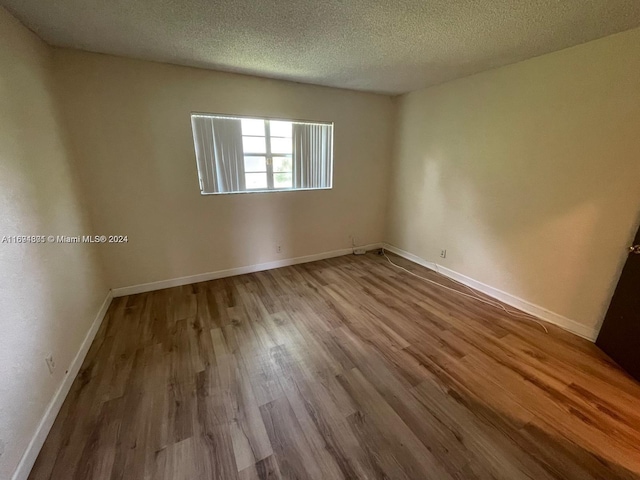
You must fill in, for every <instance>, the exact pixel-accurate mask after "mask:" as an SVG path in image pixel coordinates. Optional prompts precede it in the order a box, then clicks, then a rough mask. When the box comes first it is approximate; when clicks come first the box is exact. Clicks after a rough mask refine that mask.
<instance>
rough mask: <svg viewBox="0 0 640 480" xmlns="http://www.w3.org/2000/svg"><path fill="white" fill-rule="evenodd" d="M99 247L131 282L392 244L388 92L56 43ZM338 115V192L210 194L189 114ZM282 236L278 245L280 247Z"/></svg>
mask: <svg viewBox="0 0 640 480" xmlns="http://www.w3.org/2000/svg"><path fill="white" fill-rule="evenodd" d="M55 55H56V66H57V75H56V77H57V84H58V86H59V89H60V94H61V100H62V102H61V103H62V105H63V106H64V113H65V115H66V118H67V120H68V122H67V123H68V125H69V127H70V133H71V134H72V138H73V139H74V146H75V150H76V152H77V154H78V158H79V159H80V162H79V167H80V174H81V178H82V181H83V184H84V185H87V186H88V187H89V189H90V191H91V201H90V203H89V207H90V208H91V213H92V219H93V221H94V223H95V225H97V226H99V230H100V232H98V233H103V234H105V235H109V234H120V235H128V238H129V243H127V244H122V245H107V246H105V248H104V249H102V250H101V253H102V254H103V260H104V264H105V266H106V268H107V272H108V279H109V284H110V285H111V286H112V287H124V286H128V285H136V284H140V283H146V282H152V281H159V280H165V279H171V278H176V277H181V276H189V275H195V274H200V273H206V272H211V271H217V270H223V269H228V268H235V267H241V266H246V265H252V264H258V263H263V262H269V261H274V260H278V259H286V258H292V257H298V256H303V255H310V254H316V253H321V252H327V251H332V250H336V249H342V248H348V247H350V246H351V241H350V240H349V236H350V235H354V236H355V237H356V240H357V243H359V244H368V243H373V242H381V241H382V240H383V232H384V222H385V202H386V197H387V195H386V192H387V187H388V166H389V157H390V154H391V148H392V145H391V136H392V132H393V128H392V120H393V119H392V111H393V103H392V101H391V99H390V97H387V96H382V95H373V94H366V93H356V92H351V91H347V90H338V89H331V88H324V87H316V86H309V85H301V84H296V83H289V82H282V81H276V80H267V79H260V78H256V77H249V76H242V75H234V74H228V73H219V72H213V71H206V70H198V69H193V68H186V67H178V66H171V65H166V64H159V63H151V62H145V61H138V60H130V59H123V58H119V57H113V56H108V55H98V54H91V53H83V52H78V51H72V50H66V49H62V50H56V54H55ZM192 111H196V112H213V113H228V114H242V115H257V116H261V115H263V116H272V117H281V118H292V119H305V120H318V121H333V122H335V129H334V131H335V134H334V136H335V138H334V145H335V146H334V183H333V184H334V188H333V190H328V191H308V192H282V193H252V194H236V195H214V196H202V195H200V191H199V187H198V176H197V170H196V162H195V153H194V147H193V137H192V134H191V123H190V112H192ZM278 243H280V244H281V245H282V251H281V253H280V254H277V253H276V244H278Z"/></svg>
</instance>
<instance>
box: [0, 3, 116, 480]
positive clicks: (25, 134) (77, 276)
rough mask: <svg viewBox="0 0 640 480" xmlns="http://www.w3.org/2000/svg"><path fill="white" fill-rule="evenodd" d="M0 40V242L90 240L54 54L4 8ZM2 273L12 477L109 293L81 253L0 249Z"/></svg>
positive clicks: (1, 387) (3, 420) (1, 342)
mask: <svg viewBox="0 0 640 480" xmlns="http://www.w3.org/2000/svg"><path fill="white" fill-rule="evenodd" d="M0 32H2V35H0V238H1V237H3V236H10V235H49V234H53V235H57V234H59V235H76V234H81V233H88V231H89V230H90V227H89V225H88V223H87V219H86V216H85V214H84V213H83V210H82V205H83V201H82V200H81V197H80V193H79V192H78V189H77V187H76V183H75V179H74V173H73V169H72V166H71V164H70V157H69V154H68V151H67V145H66V139H65V135H64V133H63V128H62V126H61V123H60V120H59V118H58V115H57V113H56V105H55V102H54V97H53V96H52V93H51V91H52V90H51V87H52V81H51V70H52V68H51V67H52V64H51V60H52V59H51V51H50V50H49V48H48V47H47V46H46V45H45V44H44V43H42V42H41V41H40V40H39V39H37V38H36V37H35V36H34V35H33V34H32V33H31V32H29V31H28V30H27V29H26V28H24V27H22V26H21V25H20V24H19V23H18V22H17V21H16V20H15V19H14V18H13V17H11V16H10V15H9V14H8V13H7V12H6V11H5V10H4V9H2V8H0ZM0 272H1V273H0V312H2V314H1V315H0V332H1V334H0V379H1V381H0V442H1V443H0V452H3V453H2V455H1V456H0V478H3V479H5V478H6V479H8V478H11V475H12V474H13V472H14V470H15V468H16V466H17V465H18V462H19V461H20V458H21V457H22V454H23V453H24V451H25V449H26V447H27V445H28V443H29V441H30V440H31V438H32V437H33V435H34V432H35V430H36V427H37V425H38V423H39V422H40V420H41V418H42V417H43V415H44V413H45V409H46V407H47V405H48V404H49V402H50V401H51V399H52V398H53V396H54V393H55V392H56V390H57V389H58V387H59V386H60V384H61V382H62V380H63V377H64V373H65V370H66V369H67V368H68V367H69V365H70V363H71V361H72V360H73V358H74V356H75V355H76V353H77V352H78V350H79V349H80V345H81V343H82V341H83V339H84V337H85V335H86V334H87V332H88V330H89V327H90V325H91V322H92V321H93V320H94V319H95V317H96V314H97V313H98V310H99V308H100V306H101V304H102V302H103V301H104V299H105V296H106V294H107V291H108V289H107V286H106V284H105V282H104V281H103V278H102V273H101V269H100V268H99V267H98V264H97V257H96V255H95V254H94V252H92V249H91V248H88V247H86V246H82V245H53V244H46V245H28V244H27V245H25V244H7V243H0ZM49 354H53V356H54V358H55V360H56V363H57V368H56V371H55V373H54V374H53V375H50V374H49V372H48V370H47V367H46V365H45V360H44V359H45V357H46V356H47V355H49Z"/></svg>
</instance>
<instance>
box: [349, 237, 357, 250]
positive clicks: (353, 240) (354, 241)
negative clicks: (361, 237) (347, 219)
mask: <svg viewBox="0 0 640 480" xmlns="http://www.w3.org/2000/svg"><path fill="white" fill-rule="evenodd" d="M349 238H350V239H351V246H352V247H357V246H358V239H357V238H356V237H355V235H349Z"/></svg>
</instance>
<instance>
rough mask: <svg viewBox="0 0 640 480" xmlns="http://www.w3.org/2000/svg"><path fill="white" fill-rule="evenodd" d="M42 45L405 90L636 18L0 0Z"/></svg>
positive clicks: (623, 12)
mask: <svg viewBox="0 0 640 480" xmlns="http://www.w3.org/2000/svg"><path fill="white" fill-rule="evenodd" d="M0 3H2V4H3V5H5V6H6V7H7V9H9V10H10V11H11V12H12V13H13V14H14V15H15V16H17V17H18V18H19V19H20V20H21V21H22V22H23V23H24V24H25V25H27V26H28V27H29V28H31V29H32V30H33V31H35V32H36V33H37V34H38V35H40V37H42V38H43V39H44V40H45V41H47V42H48V43H50V44H52V45H58V46H64V47H73V48H79V49H82V50H89V51H93V52H102V53H110V54H114V55H122V56H125V57H134V58H142V59H147V60H156V61H160V62H167V63H175V64H180V65H190V66H196V67H203V68H211V69H215V70H225V71H232V72H240V73H247V74H253V75H259V76H265V77H273V78H282V79H288V80H295V81H299V82H305V83H314V84H320V85H329V86H334V87H343V88H351V89H357V90H367V91H375V92H384V93H391V94H397V93H404V92H407V91H411V90H416V89H419V88H422V87H425V86H428V85H434V84H437V83H441V82H443V81H446V80H450V79H453V78H458V77H462V76H465V75H469V74H472V73H476V72H479V71H482V70H487V69H490V68H493V67H497V66H500V65H505V64H508V63H513V62H517V61H519V60H523V59H526V58H530V57H533V56H536V55H541V54H544V53H548V52H551V51H555V50H560V49H562V48H566V47H569V46H572V45H577V44H579V43H583V42H586V41H589V40H593V39H596V38H599V37H603V36H606V35H610V34H612V33H616V32H620V31H623V30H627V29H629V28H633V27H636V26H638V25H640V1H639V0H459V1H455V0H397V1H375V0H316V1H311V0H235V1H232V0H218V1H215V0H213V1H212V0H106V1H105V0H50V1H42V0H0Z"/></svg>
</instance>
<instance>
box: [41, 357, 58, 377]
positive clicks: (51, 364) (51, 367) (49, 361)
mask: <svg viewBox="0 0 640 480" xmlns="http://www.w3.org/2000/svg"><path fill="white" fill-rule="evenodd" d="M44 361H45V362H47V368H48V369H49V373H50V374H51V375H53V371H54V370H55V369H56V361H55V360H54V359H53V355H49V356H48V357H47V358H45V359H44Z"/></svg>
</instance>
